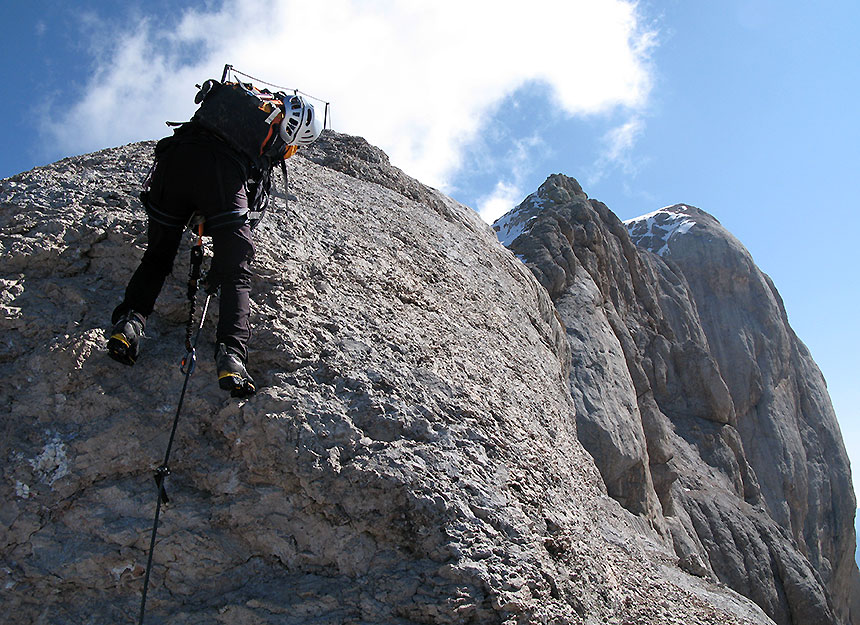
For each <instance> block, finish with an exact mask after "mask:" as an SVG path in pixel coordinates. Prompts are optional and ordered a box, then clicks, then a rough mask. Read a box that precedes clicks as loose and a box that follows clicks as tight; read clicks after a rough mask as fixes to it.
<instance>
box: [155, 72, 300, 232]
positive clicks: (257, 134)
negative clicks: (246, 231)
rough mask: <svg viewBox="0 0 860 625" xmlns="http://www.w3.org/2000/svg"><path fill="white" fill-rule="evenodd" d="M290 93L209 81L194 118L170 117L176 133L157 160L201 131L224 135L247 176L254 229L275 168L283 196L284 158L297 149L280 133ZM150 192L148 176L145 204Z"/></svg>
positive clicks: (263, 209)
mask: <svg viewBox="0 0 860 625" xmlns="http://www.w3.org/2000/svg"><path fill="white" fill-rule="evenodd" d="M287 97H288V96H286V95H285V94H283V93H280V92H278V93H272V92H270V91H268V90H266V89H264V90H259V89H256V88H254V87H253V85H251V83H238V82H223V83H221V82H218V81H217V80H211V79H210V80H207V81H206V82H205V83H203V86H202V87H201V88H200V91H199V92H198V93H197V96H196V97H195V99H194V101H195V103H197V104H199V105H200V107H199V108H198V109H197V111H196V112H195V113H194V115H193V116H192V118H191V120H190V121H187V122H182V123H177V122H167V123H168V125H169V126H174V131H173V135H172V136H169V137H165V138H163V139H161V140H160V141H159V142H158V144H157V145H156V148H155V157H156V159H158V157H159V155H160V154H162V153H163V152H164V151H166V150H168V149H169V148H170V147H171V146H172V145H174V144H175V143H176V142H177V141H183V140H187V139H189V138H191V137H193V136H194V135H195V134H198V133H199V132H201V130H202V132H204V133H209V134H212V135H215V136H216V137H218V138H219V139H221V140H222V141H223V142H224V143H225V144H226V145H227V146H229V147H230V148H232V151H233V152H234V153H235V156H236V157H237V158H236V160H237V162H238V163H239V164H240V165H241V166H242V169H243V171H244V172H245V177H246V179H247V180H248V181H249V189H248V216H247V219H248V221H249V223H250V225H251V228H255V227H256V226H257V224H259V223H260V221H261V220H262V219H263V217H264V216H265V213H266V209H267V208H268V205H269V199H270V190H271V185H272V172H273V170H274V168H275V167H276V166H278V165H280V167H281V171H282V172H283V175H284V197H285V201H286V198H287V195H288V191H287V188H286V187H287V167H286V163H285V162H284V160H285V158H288V157H289V156H291V155H292V154H293V153H294V152H295V148H294V147H293V148H291V146H288V145H287V144H286V143H285V142H284V140H283V139H281V136H280V134H279V132H278V126H279V124H280V122H281V121H282V120H283V118H284V114H283V108H282V107H283V102H284V100H286V99H287ZM154 167H155V164H154V163H153V168H154ZM148 192H149V179H148V178H147V181H146V183H145V184H144V191H143V192H142V193H141V194H140V198H141V200H142V201H143V203H144V205H145V206H147V207H149V202H148V199H149V197H148Z"/></svg>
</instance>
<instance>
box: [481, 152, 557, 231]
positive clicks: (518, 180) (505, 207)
mask: <svg viewBox="0 0 860 625" xmlns="http://www.w3.org/2000/svg"><path fill="white" fill-rule="evenodd" d="M542 146H544V142H543V140H542V139H541V138H540V137H538V136H531V137H527V138H525V139H512V140H511V147H510V149H509V150H508V151H507V152H506V153H505V154H504V155H501V156H500V157H493V156H488V158H490V159H492V160H494V161H496V163H495V164H494V169H495V170H502V171H505V172H507V176H506V177H505V178H504V179H502V180H499V181H497V182H496V185H495V187H494V188H493V190H492V191H491V192H490V193H488V194H487V195H484V196H482V197H480V198H478V200H477V205H478V206H477V211H478V213H479V214H480V215H481V217H482V218H483V219H484V221H486V222H487V223H493V222H494V221H495V220H496V219H498V218H499V217H501V216H502V215H504V214H505V213H507V212H508V211H509V210H511V209H512V208H514V206H516V205H517V204H518V203H519V202H520V201H522V199H523V198H524V197H525V196H526V195H528V194H527V193H525V192H524V191H523V186H524V183H525V180H526V177H527V175H528V174H529V173H530V171H531V166H530V161H531V154H532V152H533V151H534V150H535V149H537V148H539V147H542Z"/></svg>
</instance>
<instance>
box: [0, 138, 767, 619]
mask: <svg viewBox="0 0 860 625" xmlns="http://www.w3.org/2000/svg"><path fill="white" fill-rule="evenodd" d="M152 147H153V146H152V144H151V143H146V144H133V145H128V146H123V147H120V148H115V149H110V150H104V151H102V152H97V153H95V154H90V155H85V156H80V157H75V158H69V159H65V160H63V161H60V162H58V163H55V164H53V165H50V166H47V167H42V168H37V169H34V170H32V171H30V172H26V173H23V174H20V175H17V176H13V177H12V178H8V179H5V180H2V181H0V185H1V186H0V280H2V284H3V291H2V301H0V310H2V315H0V329H2V333H0V337H2V338H0V378H2V379H3V381H4V384H3V385H2V386H0V426H2V436H0V457H2V459H3V465H2V470H3V475H2V480H0V497H2V499H3V501H4V505H3V506H2V508H0V521H2V523H0V562H2V565H0V575H2V578H0V593H2V598H3V607H4V622H7V623H10V624H19V623H20V624H23V623H28V624H29V623H52V624H57V625H64V624H72V623H74V624H75V625H77V624H80V623H96V622H112V623H125V622H136V614H137V607H138V605H139V600H140V592H141V587H142V576H143V573H144V566H145V563H146V553H147V549H148V545H149V534H150V528H151V523H152V515H153V512H154V507H155V496H156V488H155V484H154V481H153V470H154V469H155V468H156V467H157V466H158V465H159V464H160V463H161V461H162V456H163V453H164V449H165V446H166V443H167V438H168V434H169V428H170V424H171V422H172V419H173V415H174V413H175V411H176V405H177V401H178V398H179V392H180V389H181V386H182V381H183V375H182V373H181V372H180V370H179V366H178V364H179V359H180V357H181V356H182V355H183V353H184V348H183V338H184V321H185V316H186V310H187V308H186V306H187V304H186V301H185V294H184V276H185V273H186V269H185V267H186V263H187V254H186V253H185V252H184V251H183V252H182V253H181V255H180V256H179V258H178V259H177V263H176V267H175V270H174V276H173V277H172V278H171V279H170V280H168V284H167V285H166V287H165V290H164V291H163V292H162V295H161V297H160V299H159V302H158V305H157V312H156V314H154V315H153V316H152V317H151V318H150V319H149V321H148V324H147V336H146V338H145V339H144V340H143V351H142V355H141V357H140V359H139V360H138V362H137V364H136V365H135V366H134V367H133V368H129V367H123V366H122V365H119V364H117V363H115V362H114V361H112V360H110V359H109V358H108V356H107V353H106V351H105V347H104V345H105V339H106V336H105V328H106V325H107V323H108V318H109V315H110V311H111V309H112V307H113V306H114V305H115V303H116V302H117V301H118V300H119V298H120V297H121V294H122V289H123V288H124V286H125V284H126V281H127V280H128V277H129V276H130V273H131V272H132V270H133V269H134V267H135V266H136V264H137V262H138V259H139V258H140V255H141V253H142V246H143V243H144V241H145V229H146V226H145V216H144V215H143V211H142V210H141V208H140V206H139V204H138V203H137V201H136V197H135V196H136V192H137V189H138V187H139V184H140V181H141V179H142V178H143V176H144V175H145V173H146V171H147V168H148V167H149V164H150V158H151V152H152ZM289 168H290V189H289V194H288V197H289V207H288V208H287V207H286V206H285V205H284V199H285V198H284V197H283V196H281V197H278V198H276V202H275V203H276V206H275V210H273V211H271V214H270V215H269V216H268V217H267V219H266V220H265V221H264V222H263V223H262V225H261V226H260V227H259V228H258V230H257V232H256V239H257V247H258V251H257V258H256V260H255V272H256V277H255V282H254V285H253V304H254V306H253V315H252V324H253V328H254V338H253V340H252V344H251V358H250V363H249V368H250V371H251V373H252V375H253V376H254V377H255V379H256V380H257V381H258V383H260V386H261V390H260V391H259V393H258V394H257V395H256V396H254V397H252V398H249V399H247V400H242V401H239V400H235V399H230V398H229V397H227V396H225V395H224V394H223V392H222V391H220V390H219V389H218V388H217V383H216V381H215V379H214V378H215V374H214V367H213V364H214V363H213V362H212V360H211V356H210V353H211V351H212V342H213V327H214V326H213V320H212V319H209V320H207V322H206V324H205V325H204V328H203V334H202V339H201V345H200V347H199V349H198V351H199V357H198V364H197V369H196V371H195V373H194V375H193V376H192V378H191V381H190V390H189V393H188V395H187V398H186V400H185V404H184V406H183V411H182V415H181V418H180V422H179V428H178V432H177V437H176V440H175V442H174V446H173V453H172V456H171V462H170V470H171V474H170V475H169V476H168V478H167V482H166V488H167V492H168V494H169V496H170V498H171V499H170V502H169V503H168V504H167V505H166V506H165V508H164V510H163V514H162V519H161V527H160V529H159V533H158V537H159V538H158V543H157V545H156V550H155V554H154V567H153V571H152V580H151V587H150V593H149V600H148V613H147V621H146V622H147V623H151V624H158V623H171V624H178V625H192V624H198V623H199V624H202V623H206V624H207V625H209V624H211V623H224V624H228V625H245V624H251V623H253V624H254V625H258V624H261V623H271V624H278V625H283V624H292V623H295V624H298V623H304V624H320V625H321V624H324V623H325V624H329V623H355V624H360V623H392V624H401V625H406V624H413V623H508V624H512V623H583V624H585V623H588V624H592V623H594V624H596V623H610V622H616V623H620V622H625V623H655V624H656V623H660V624H672V623H675V624H682V623H684V624H688V623H693V624H709V625H717V624H721V623H726V622H731V623H742V624H765V623H770V622H771V620H770V619H769V618H768V617H767V616H766V615H765V614H764V613H763V612H762V610H761V609H760V608H759V607H758V606H756V605H755V604H754V603H752V602H751V601H749V600H748V599H746V598H744V597H743V596H741V595H740V594H737V593H735V592H733V591H732V590H730V589H728V588H726V587H725V586H724V585H721V584H719V583H717V582H716V581H714V580H709V579H706V578H702V577H697V576H696V575H691V574H690V573H688V572H686V571H685V570H683V569H681V568H679V567H678V566H677V565H676V563H677V556H676V555H675V552H674V551H673V549H672V547H671V545H669V544H667V542H666V541H665V540H664V539H663V538H661V536H660V534H659V533H657V532H656V531H655V530H654V529H653V527H652V525H654V526H656V524H657V521H658V520H659V519H658V517H657V514H656V513H657V511H658V510H659V506H658V505H657V503H656V502H654V501H652V502H650V503H649V504H648V505H647V506H645V508H647V509H648V510H651V512H652V514H651V517H650V520H651V521H652V522H653V523H652V524H649V523H648V522H646V521H643V520H642V518H640V517H639V516H636V515H633V514H631V513H630V512H628V511H626V510H625V509H624V508H623V507H622V506H620V505H619V504H618V503H616V502H615V501H614V500H613V499H611V498H609V497H608V496H607V495H606V492H605V487H604V483H603V480H602V479H601V475H600V473H599V471H598V469H597V467H596V466H595V464H594V462H593V461H592V459H591V457H590V456H589V455H588V453H586V451H585V450H584V449H583V447H582V445H581V444H580V442H579V440H578V438H577V432H576V426H577V424H576V419H577V417H576V414H575V412H576V404H577V401H576V400H575V399H574V398H573V397H572V396H571V393H570V390H569V389H570V386H569V379H570V377H569V376H570V367H571V363H572V362H573V361H574V360H575V359H576V358H581V357H582V353H592V351H593V350H594V349H596V348H595V346H592V345H579V346H573V347H572V346H571V344H570V342H569V341H568V340H567V332H569V331H570V327H573V326H572V325H570V326H569V327H568V329H567V330H566V329H565V327H564V326H563V325H562V323H561V321H560V317H559V313H558V312H557V310H556V308H555V306H554V304H553V302H552V301H551V299H550V296H549V294H548V293H547V291H546V290H545V289H544V288H543V287H542V286H541V285H540V284H539V283H538V281H537V280H536V279H535V278H534V277H533V275H532V273H531V272H530V271H529V270H528V269H527V268H526V267H525V266H524V265H523V264H522V263H521V262H520V261H518V260H517V259H516V258H515V257H514V256H513V255H512V254H511V253H510V252H509V251H508V250H506V249H505V248H503V247H502V246H501V245H499V244H498V242H497V241H496V239H495V237H494V236H493V233H492V231H491V230H490V228H489V227H488V226H486V225H485V224H483V222H481V220H480V219H479V218H478V216H477V215H476V214H475V213H474V212H473V211H471V210H470V209H468V208H466V207H464V206H461V205H459V204H457V203H456V202H455V201H453V200H451V199H450V198H447V197H445V196H443V195H441V194H439V193H438V192H436V191H434V190H432V189H430V188H428V187H425V186H424V185H421V184H420V183H418V182H416V181H414V180H411V179H409V178H408V177H406V176H405V175H404V174H403V173H402V172H400V171H399V170H397V169H396V168H394V167H392V166H391V165H390V164H388V162H387V158H385V157H384V155H383V154H382V153H381V152H380V151H379V150H377V149H375V148H372V147H371V146H369V145H368V144H366V142H364V141H363V140H361V139H358V138H354V137H347V136H344V135H338V134H335V133H327V134H326V135H324V137H323V139H321V141H320V142H319V143H318V145H317V146H316V147H314V148H313V149H312V150H307V151H306V153H304V154H302V153H300V154H299V155H298V156H297V157H294V158H293V159H292V160H291V162H290V163H289ZM277 184H280V182H278V183H276V185H277ZM573 195H574V196H576V193H574V194H573ZM577 197H578V196H577ZM620 227H621V226H619V228H620ZM593 234H594V233H593ZM631 249H632V247H631ZM595 258H597V256H595ZM583 277H585V274H583ZM595 285H596V286H598V287H601V288H602V287H603V285H601V284H599V283H598V282H596V281H595V282H594V283H593V284H591V285H589V284H587V283H583V285H582V290H581V292H579V293H577V294H574V295H573V296H576V297H581V298H589V297H591V298H594V297H597V290H596V288H595ZM619 301H620V300H619ZM595 317H596V318H597V319H598V320H600V319H601V317H600V315H599V314H595ZM619 322H620V321H619V318H618V315H617V313H616V314H613V315H612V316H610V317H609V323H612V324H618V323H619ZM595 323H597V322H595ZM604 329H605V328H604ZM603 340H604V342H605V345H606V346H607V349H611V350H614V351H612V356H611V358H610V356H609V355H607V356H606V358H605V360H604V362H605V363H606V366H607V368H606V371H607V373H608V374H611V375H616V374H618V375H621V373H623V372H621V371H620V370H619V369H618V368H617V367H616V366H615V365H616V364H617V362H615V360H614V359H616V358H617V353H618V352H619V350H621V351H622V352H623V353H625V354H626V353H627V351H628V350H629V349H631V345H632V342H631V341H629V340H627V339H625V341H626V342H625V341H620V340H614V341H613V339H612V337H611V336H610V335H609V334H606V333H605V332H604V336H603ZM627 343H631V345H628V344H627ZM667 349H668V347H667ZM577 350H578V351H577ZM666 356H667V358H669V357H670V356H671V350H669V351H667V352H666ZM610 364H611V365H612V366H610ZM644 375H645V374H644V373H643V371H638V370H637V372H635V374H631V375H629V376H627V377H625V376H623V375H622V376H621V378H619V380H618V381H617V388H616V389H614V390H609V391H606V393H605V395H604V394H601V393H602V391H601V392H597V391H595V390H593V389H590V390H588V398H589V401H594V402H601V401H604V398H605V397H606V396H608V397H616V396H619V395H623V394H625V393H628V392H630V389H631V388H638V386H637V385H640V384H642V383H643V382H642V380H640V379H639V378H643V379H645V378H644ZM583 380H584V381H587V380H588V378H587V377H583ZM595 380H596V379H595ZM643 406H645V407H646V408H644V409H643ZM637 407H638V409H639V411H640V413H642V414H643V415H644V414H645V413H643V412H642V411H643V410H645V409H647V410H651V411H652V412H651V413H647V414H648V417H647V418H646V417H645V416H643V419H642V420H643V425H642V428H641V431H638V430H637V431H636V432H621V431H620V430H621V428H622V427H623V426H625V424H631V423H633V422H634V420H635V419H634V417H635V414H636V409H637ZM625 408H626V409H627V410H628V411H630V414H629V415H627V416H626V417H625V418H623V419H620V420H619V422H618V429H619V432H618V436H617V437H616V438H617V439H618V440H621V441H628V440H629V441H633V443H634V444H635V445H638V452H637V453H638V454H639V456H637V455H636V454H630V455H629V456H630V457H629V458H627V459H626V460H625V461H626V462H628V463H629V466H630V467H631V468H632V469H630V470H625V471H623V472H622V474H621V475H619V480H620V481H621V482H623V483H633V482H634V481H635V477H636V476H637V475H639V474H641V473H642V465H641V463H640V465H638V468H637V465H636V463H637V462H640V460H641V454H643V453H644V452H643V451H642V446H643V444H647V447H648V453H649V454H653V457H660V456H659V454H660V453H663V452H665V453H666V454H668V453H669V452H670V451H671V446H670V445H669V444H668V443H667V442H666V441H667V440H668V437H669V436H670V435H672V432H671V431H670V429H669V428H668V426H667V425H666V424H665V423H661V422H660V421H659V420H660V419H663V420H665V417H663V416H662V415H661V414H659V412H658V410H657V408H656V407H655V405H650V407H648V405H646V404H645V403H643V402H639V403H638V405H637V404H636V403H635V402H629V401H628V402H627V404H626V405H625ZM708 423H711V422H710V421H709V422H708ZM661 428H662V429H661ZM655 432H657V433H658V434H659V436H664V437H665V438H666V441H660V440H658V437H657V436H658V435H657V434H655ZM625 444H626V443H625ZM652 448H653V449H652ZM664 455H665V454H664ZM649 457H651V456H650V455H649ZM665 462H669V456H668V455H666V456H665V458H664V463H665ZM645 466H647V465H645ZM665 466H667V467H668V465H665ZM651 473H652V474H656V471H655V470H652V471H651ZM645 477H646V478H647V472H646V475H645ZM625 480H626V482H625ZM661 480H662V481H661V482H660V484H661V486H660V488H658V491H657V492H663V491H662V490H660V489H663V490H665V489H667V488H671V486H670V485H671V484H673V483H675V482H676V481H677V478H673V477H671V472H670V470H669V469H668V468H667V470H666V472H665V473H664V474H663V475H662V477H661ZM655 485H656V482H655ZM631 497H632V495H631ZM649 506H650V507H649ZM692 522H693V520H690V521H689V523H692ZM689 523H688V525H689ZM689 536H690V538H691V544H692V546H691V547H690V552H691V557H692V556H693V555H696V554H705V555H706V554H707V552H706V546H703V545H702V544H699V543H696V542H695V540H693V538H694V533H689ZM701 566H707V565H706V564H702V565H701ZM687 568H688V569H689V568H690V567H687Z"/></svg>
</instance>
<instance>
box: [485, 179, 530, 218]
mask: <svg viewBox="0 0 860 625" xmlns="http://www.w3.org/2000/svg"><path fill="white" fill-rule="evenodd" d="M522 199H523V196H522V191H521V190H520V187H519V185H516V184H512V183H510V182H506V181H504V180H500V181H499V182H497V183H496V186H495V188H494V189H493V190H492V191H491V192H490V193H489V194H487V195H485V196H484V197H482V198H479V199H478V213H479V214H480V215H481V217H482V218H483V220H484V221H486V222H487V223H493V222H494V221H495V220H496V219H498V218H499V217H501V216H502V215H504V214H505V213H507V212H508V211H509V210H511V209H512V208H513V207H514V206H516V205H517V204H518V203H519V202H520V201H521V200H522Z"/></svg>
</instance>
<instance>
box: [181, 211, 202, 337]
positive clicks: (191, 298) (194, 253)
mask: <svg viewBox="0 0 860 625" xmlns="http://www.w3.org/2000/svg"><path fill="white" fill-rule="evenodd" d="M202 265H203V224H202V223H201V224H199V225H198V226H197V243H196V244H195V245H194V246H193V247H192V248H191V268H190V269H189V271H188V321H187V322H186V324H185V351H186V352H191V351H193V350H194V346H193V345H192V344H191V334H192V333H193V332H194V329H193V326H194V314H195V313H196V312H197V310H196V309H197V288H198V283H199V281H200V276H201V275H202V270H201V267H202Z"/></svg>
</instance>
